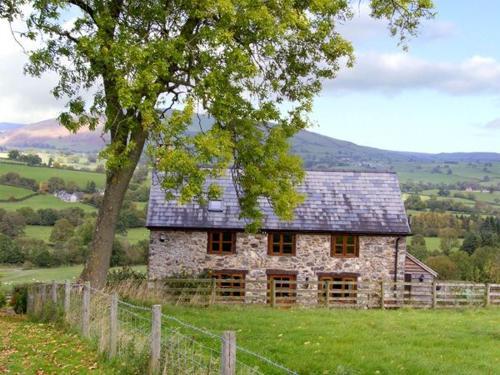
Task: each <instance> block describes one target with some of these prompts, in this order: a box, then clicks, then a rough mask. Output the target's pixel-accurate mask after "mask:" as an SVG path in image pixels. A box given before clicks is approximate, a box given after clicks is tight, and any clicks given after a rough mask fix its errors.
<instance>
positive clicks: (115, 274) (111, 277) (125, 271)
mask: <svg viewBox="0 0 500 375" xmlns="http://www.w3.org/2000/svg"><path fill="white" fill-rule="evenodd" d="M130 280H146V274H145V273H144V272H140V271H135V270H133V269H132V268H130V267H122V268H120V269H118V270H112V271H109V273H108V284H115V283H119V282H121V281H130Z"/></svg>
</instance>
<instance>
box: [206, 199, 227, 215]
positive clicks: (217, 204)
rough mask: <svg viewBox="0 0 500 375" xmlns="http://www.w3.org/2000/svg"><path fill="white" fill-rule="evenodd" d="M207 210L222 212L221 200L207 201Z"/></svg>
mask: <svg viewBox="0 0 500 375" xmlns="http://www.w3.org/2000/svg"><path fill="white" fill-rule="evenodd" d="M208 211H210V212H222V211H224V207H223V205H222V201H208Z"/></svg>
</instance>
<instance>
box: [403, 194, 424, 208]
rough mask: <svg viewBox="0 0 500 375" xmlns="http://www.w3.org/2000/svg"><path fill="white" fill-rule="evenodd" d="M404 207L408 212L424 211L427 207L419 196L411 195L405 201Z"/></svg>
mask: <svg viewBox="0 0 500 375" xmlns="http://www.w3.org/2000/svg"><path fill="white" fill-rule="evenodd" d="M405 207H406V209H408V210H417V211H419V210H425V208H426V207H427V206H426V205H425V202H424V201H423V200H422V198H421V197H420V195H419V194H411V195H410V196H408V198H406V200H405Z"/></svg>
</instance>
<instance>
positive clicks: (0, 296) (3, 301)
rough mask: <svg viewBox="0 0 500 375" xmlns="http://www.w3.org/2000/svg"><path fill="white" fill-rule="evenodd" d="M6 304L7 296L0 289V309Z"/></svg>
mask: <svg viewBox="0 0 500 375" xmlns="http://www.w3.org/2000/svg"><path fill="white" fill-rule="evenodd" d="M6 304H7V297H6V296H5V293H4V292H2V291H1V290H0V309H1V308H2V307H4V306H5V305H6Z"/></svg>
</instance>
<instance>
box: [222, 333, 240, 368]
mask: <svg viewBox="0 0 500 375" xmlns="http://www.w3.org/2000/svg"><path fill="white" fill-rule="evenodd" d="M234 374H236V333H235V332H234V331H224V333H223V334H222V351H221V375H234Z"/></svg>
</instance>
